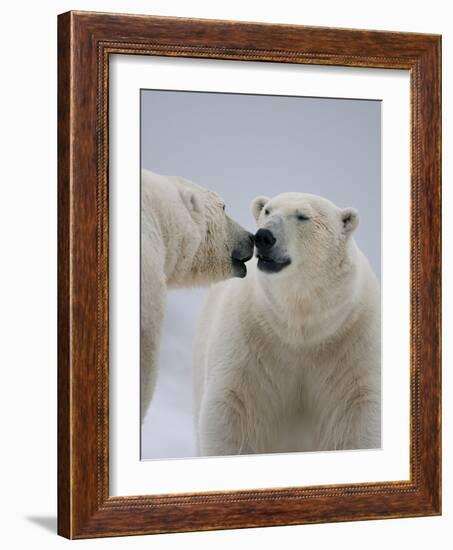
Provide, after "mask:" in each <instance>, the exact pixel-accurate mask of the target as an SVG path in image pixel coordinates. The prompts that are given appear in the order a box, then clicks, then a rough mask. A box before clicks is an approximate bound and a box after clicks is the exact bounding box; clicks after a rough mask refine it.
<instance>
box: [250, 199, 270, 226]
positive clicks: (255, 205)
mask: <svg viewBox="0 0 453 550" xmlns="http://www.w3.org/2000/svg"><path fill="white" fill-rule="evenodd" d="M268 200H269V197H256V199H253V201H252V204H251V210H252V214H253V217H254V218H255V221H258V217H259V215H260V213H261V210H262V209H263V207H264V205H265V204H266V203H267V202H268Z"/></svg>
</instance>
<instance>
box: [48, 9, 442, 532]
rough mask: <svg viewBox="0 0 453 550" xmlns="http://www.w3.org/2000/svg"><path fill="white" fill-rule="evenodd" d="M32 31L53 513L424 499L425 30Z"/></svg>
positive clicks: (432, 412) (432, 86)
mask: <svg viewBox="0 0 453 550" xmlns="http://www.w3.org/2000/svg"><path fill="white" fill-rule="evenodd" d="M58 47H59V77H58V94H59V105H58V119H59V121H58V149H59V166H58V204H59V217H58V232H59V235H58V247H59V248H58V251H59V274H58V275H59V278H58V284H59V287H58V292H59V314H58V323H59V347H58V365H59V366H58V440H59V442H58V532H59V534H61V535H63V536H65V537H67V538H89V537H102V536H119V535H131V534H152V533H164V532H178V531H197V530H208V529H228V528H240V527H254V526H257V527H258V526H271V525H291V524H304V523H321V522H332V521H352V520H364V519H379V518H391V517H412V516H427V515H437V514H440V513H441V465H440V460H441V429H440V426H441V415H440V404H441V373H440V346H441V342H440V334H441V333H440V322H441V319H440V314H441V310H440V307H441V300H440V296H441V294H440V293H441V276H440V273H441V256H440V250H441V249H440V238H441V235H440V227H441V218H440V216H441V173H440V169H441V162H440V158H441V134H440V109H441V82H440V59H441V40H440V37H439V36H435V35H429V34H412V33H397V32H380V31H365V30H351V29H347V30H346V29H333V28H322V27H319V28H314V27H304V26H291V25H268V24H257V23H244V22H241V23H239V22H230V21H214V20H212V21H209V20H195V19H181V18H166V17H153V16H138V15H137V16H136V15H117V14H101V13H89V12H69V13H65V14H62V15H60V16H59V21H58Z"/></svg>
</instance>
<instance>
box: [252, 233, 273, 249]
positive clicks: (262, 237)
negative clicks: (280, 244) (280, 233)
mask: <svg viewBox="0 0 453 550" xmlns="http://www.w3.org/2000/svg"><path fill="white" fill-rule="evenodd" d="M275 241H276V238H275V237H274V235H273V234H272V232H271V231H269V229H258V231H257V232H256V234H255V244H256V247H257V248H261V249H262V250H267V249H269V248H272V247H273V246H274V244H275Z"/></svg>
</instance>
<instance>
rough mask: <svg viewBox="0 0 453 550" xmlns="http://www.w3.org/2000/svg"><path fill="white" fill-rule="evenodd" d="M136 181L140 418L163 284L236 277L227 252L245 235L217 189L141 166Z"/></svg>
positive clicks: (152, 379) (150, 387) (153, 372)
mask: <svg viewBox="0 0 453 550" xmlns="http://www.w3.org/2000/svg"><path fill="white" fill-rule="evenodd" d="M141 184H142V189H141V199H142V202H141V209H142V210H141V234H142V239H141V330H140V339H141V341H140V365H141V381H140V387H141V392H140V393H141V399H140V402H141V418H142V421H143V419H144V417H145V414H146V411H147V409H148V406H149V403H150V401H151V398H152V395H153V391H154V386H155V383H156V377H157V370H158V369H157V361H158V350H159V342H160V337H161V327H162V322H163V319H164V314H165V305H166V294H167V288H177V287H190V286H203V285H206V284H208V283H211V282H217V281H220V280H223V279H226V278H228V277H232V276H234V275H237V273H235V272H234V267H233V265H232V254H233V251H234V250H235V249H238V248H239V249H240V248H241V246H243V245H244V242H246V241H248V239H249V233H248V232H247V231H245V230H244V229H242V228H241V227H240V226H239V225H238V224H236V223H235V222H234V221H233V220H231V219H230V218H228V216H226V214H225V212H224V206H225V205H224V203H223V201H222V199H221V198H220V197H219V196H218V195H217V194H216V193H213V192H212V191H209V190H208V189H205V188H203V187H201V186H199V185H197V184H195V183H193V182H191V181H189V180H187V179H184V178H181V177H176V176H161V175H158V174H154V173H153V172H150V171H148V170H142V176H141ZM244 246H246V245H244ZM248 246H250V242H249V241H248ZM243 269H244V270H245V267H244V268H243Z"/></svg>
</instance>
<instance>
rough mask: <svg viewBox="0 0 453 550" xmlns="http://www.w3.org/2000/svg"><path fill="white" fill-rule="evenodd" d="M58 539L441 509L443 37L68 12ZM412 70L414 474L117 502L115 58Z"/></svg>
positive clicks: (64, 22) (62, 67) (61, 65)
mask: <svg viewBox="0 0 453 550" xmlns="http://www.w3.org/2000/svg"><path fill="white" fill-rule="evenodd" d="M58 49H59V58H58V73H59V74H58V256H59V260H58V332H59V335H58V532H59V534H60V535H62V536H65V537H67V538H74V539H75V538H89V537H103V536H119V535H132V534H151V533H164V532H180V531H198V530H209V529H229V528H241V527H259V526H271V525H293V524H304V523H321V522H332V521H353V520H364V519H379V518H395V517H414V516H428V515H438V514H440V513H441V370H440V367H441V366H440V358H441V330H440V329H441V125H440V116H441V71H440V61H441V39H440V37H439V36H435V35H429V34H412V33H399V32H378V31H365V30H349V29H348V30H344V29H333V28H322V27H319V28H314V27H304V26H292V25H267V24H266V25H265V24H256V23H243V22H241V23H240V22H229V21H208V20H195V19H179V18H166V17H151V16H135V15H113V14H101V13H89V12H69V13H65V14H62V15H60V16H59V20H58ZM112 54H121V55H125V56H127V55H142V56H172V57H190V58H199V59H206V58H210V59H213V58H214V59H226V60H233V61H236V62H238V63H240V62H241V61H245V60H246V61H255V62H258V63H259V62H263V61H267V62H278V63H291V64H314V65H330V66H347V67H371V68H383V69H388V70H392V69H404V70H407V71H409V73H410V96H411V136H410V139H411V158H410V169H411V198H410V200H411V206H410V211H411V228H410V350H411V351H410V418H411V425H410V479H409V480H408V481H388V482H379V483H375V482H373V483H359V484H348V485H344V484H343V485H330V486H312V487H290V488H283V489H282V488H274V489H272V488H269V489H268V488H262V489H257V490H231V491H222V492H202V493H191V494H187V493H184V494H159V495H137V496H132V497H131V496H124V497H118V496H110V494H109V421H108V419H109V399H108V395H109V392H108V388H109V338H108V334H109V330H108V329H109V307H108V304H109V276H108V265H109V254H108V245H109V231H108V227H109V203H108V198H109V174H108V142H109V125H108V120H109V119H108V100H109V56H110V55H112Z"/></svg>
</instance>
